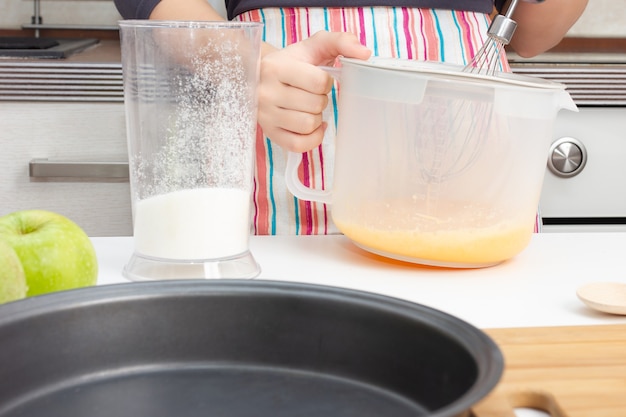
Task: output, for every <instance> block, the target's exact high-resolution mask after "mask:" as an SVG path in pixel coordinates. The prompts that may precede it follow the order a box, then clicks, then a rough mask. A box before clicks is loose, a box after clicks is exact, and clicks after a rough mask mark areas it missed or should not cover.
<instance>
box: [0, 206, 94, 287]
mask: <svg viewBox="0 0 626 417" xmlns="http://www.w3.org/2000/svg"><path fill="white" fill-rule="evenodd" d="M0 240H4V241H5V242H7V243H8V244H9V245H10V246H11V247H13V250H15V253H16V254H17V256H18V258H20V261H21V262H22V268H24V274H25V275H26V284H27V285H28V293H27V295H28V296H32V295H38V294H45V293H49V292H52V291H60V290H68V289H71V288H78V287H85V286H89V285H94V284H95V283H96V281H97V279H98V261H97V258H96V252H95V250H94V248H93V245H92V243H91V240H90V239H89V237H87V235H86V234H85V232H84V231H83V230H82V229H81V228H80V226H78V225H77V224H76V223H74V222H73V221H71V220H70V219H68V218H67V217H64V216H62V215H60V214H57V213H53V212H50V211H45V210H24V211H16V212H14V213H11V214H7V215H6V216H3V217H0Z"/></svg>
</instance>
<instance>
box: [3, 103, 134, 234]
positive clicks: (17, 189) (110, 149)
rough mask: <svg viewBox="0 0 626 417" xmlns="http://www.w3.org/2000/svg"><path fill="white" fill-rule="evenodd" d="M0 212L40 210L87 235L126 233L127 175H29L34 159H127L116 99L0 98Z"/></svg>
mask: <svg viewBox="0 0 626 417" xmlns="http://www.w3.org/2000/svg"><path fill="white" fill-rule="evenodd" d="M0 115H1V116H0V117H1V119H0V142H1V143H2V150H0V166H2V180H1V181H0V214H6V213H10V212H12V211H16V210H25V209H45V210H52V211H56V212H58V213H61V214H63V215H65V216H67V217H69V218H70V219H72V220H74V221H75V222H76V223H78V224H79V225H80V226H81V227H83V228H84V230H85V231H86V233H87V234H89V235H90V236H127V235H131V234H132V219H131V209H130V190H129V183H128V180H127V179H106V178H104V179H102V178H101V179H97V178H87V177H84V178H80V177H79V178H71V179H70V178H55V177H50V178H45V177H42V178H33V177H31V176H30V175H29V163H30V162H31V161H32V160H35V159H48V160H49V161H50V162H62V161H72V162H77V161H81V162H82V161H97V162H100V161H127V160H128V158H127V152H126V132H125V122H124V108H123V105H122V104H120V103H97V104H90V103H87V104H86V103H53V102H41V103H33V102H0Z"/></svg>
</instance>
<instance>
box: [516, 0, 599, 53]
mask: <svg viewBox="0 0 626 417" xmlns="http://www.w3.org/2000/svg"><path fill="white" fill-rule="evenodd" d="M587 2H588V0H546V1H544V2H543V3H539V4H533V3H527V2H524V1H520V2H518V3H517V8H516V9H515V12H514V13H513V16H512V17H513V20H515V21H516V22H517V29H516V31H515V34H514V35H513V38H512V39H511V48H513V50H514V51H515V52H516V53H518V54H519V55H520V56H523V57H531V56H534V55H538V54H540V53H542V52H545V51H547V50H548V49H550V48H552V47H554V46H556V45H557V44H558V43H559V42H560V41H561V39H563V37H564V36H565V34H566V33H567V31H568V30H569V29H570V28H571V27H572V26H573V25H574V23H576V21H577V20H578V18H579V17H580V16H581V15H582V13H583V11H584V10H585V7H586V6H587ZM507 3H508V2H507ZM505 10H506V7H505Z"/></svg>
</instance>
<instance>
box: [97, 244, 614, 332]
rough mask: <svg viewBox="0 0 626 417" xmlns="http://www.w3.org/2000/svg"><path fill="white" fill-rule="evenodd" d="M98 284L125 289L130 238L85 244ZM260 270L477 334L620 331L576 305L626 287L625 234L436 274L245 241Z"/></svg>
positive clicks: (330, 247) (324, 250)
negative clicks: (593, 294)
mask: <svg viewBox="0 0 626 417" xmlns="http://www.w3.org/2000/svg"><path fill="white" fill-rule="evenodd" d="M92 241H93V243H94V246H95V248H96V252H97V254H98V259H99V263H100V275H99V279H98V283H99V284H115V283H124V282H128V281H127V280H126V279H125V278H124V277H123V276H122V274H121V271H122V268H123V266H124V264H125V263H126V262H127V261H128V259H129V258H130V256H131V254H132V251H133V240H132V238H131V237H115V238H105V237H101V238H92ZM250 250H251V252H252V254H253V255H254V257H255V258H256V260H257V262H258V263H259V264H260V265H261V269H262V272H261V275H260V276H259V277H258V278H256V279H269V280H285V281H297V282H307V283H316V284H324V285H332V286H337V287H346V288H353V289H359V290H364V291H370V292H376V293H380V294H385V295H389V296H393V297H398V298H403V299H407V300H410V301H413V302H417V303H420V304H424V305H428V306H431V307H434V308H437V309H439V310H442V311H445V312H448V313H450V314H453V315H455V316H457V317H459V318H461V319H463V320H466V321H468V322H469V323H471V324H473V325H474V326H477V327H479V328H499V327H534V326H568V325H589V324H617V323H626V316H612V315H608V314H603V313H597V312H594V311H592V310H590V309H588V308H587V307H586V306H585V305H583V304H582V303H581V302H580V301H579V300H578V298H577V297H576V289H577V287H578V286H580V285H582V284H584V283H588V282H592V281H621V282H625V283H626V233H543V234H536V235H533V239H532V241H531V243H530V245H529V246H528V247H527V248H526V249H525V250H524V251H523V252H522V253H521V254H519V255H518V256H516V257H515V258H513V259H512V260H510V261H507V262H505V263H503V264H500V265H497V266H494V267H490V268H483V269H468V270H458V269H441V268H430V267H423V266H418V265H412V264H405V263H399V262H395V261H392V260H387V259H385V258H380V257H377V256H374V255H370V254H369V253H367V252H365V251H363V250H361V249H359V248H357V247H356V246H354V245H353V244H352V243H351V242H350V241H349V240H348V239H347V238H345V237H343V236H252V237H251V239H250Z"/></svg>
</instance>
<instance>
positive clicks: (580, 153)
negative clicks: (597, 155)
mask: <svg viewBox="0 0 626 417" xmlns="http://www.w3.org/2000/svg"><path fill="white" fill-rule="evenodd" d="M586 163H587V150H586V149H585V146H584V145H583V144H582V143H581V142H580V141H578V140H576V139H574V138H568V137H565V138H560V139H558V140H556V141H554V143H552V146H551V147H550V156H549V158H548V169H550V171H551V172H552V173H553V174H554V175H556V176H559V177H573V176H574V175H578V174H580V172H581V171H582V170H583V168H584V167H585V164H586Z"/></svg>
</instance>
